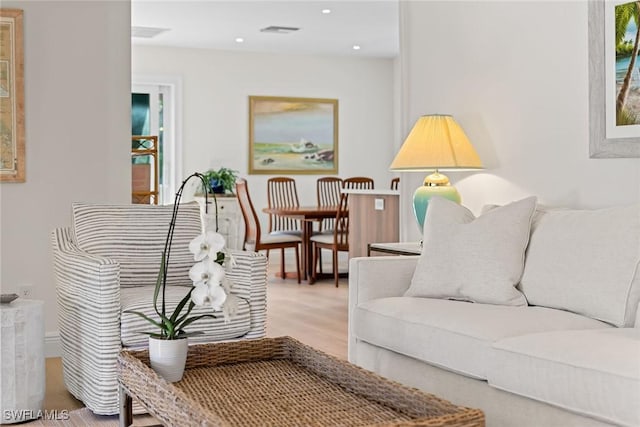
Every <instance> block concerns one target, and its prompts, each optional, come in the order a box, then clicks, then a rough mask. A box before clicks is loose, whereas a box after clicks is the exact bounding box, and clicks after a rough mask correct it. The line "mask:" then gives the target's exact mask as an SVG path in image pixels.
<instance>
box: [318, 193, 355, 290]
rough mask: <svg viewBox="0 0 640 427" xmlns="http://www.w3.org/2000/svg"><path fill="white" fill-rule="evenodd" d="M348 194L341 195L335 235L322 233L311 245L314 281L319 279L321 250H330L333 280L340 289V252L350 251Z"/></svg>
mask: <svg viewBox="0 0 640 427" xmlns="http://www.w3.org/2000/svg"><path fill="white" fill-rule="evenodd" d="M348 199H349V195H348V194H345V193H343V194H341V196H340V203H339V208H338V212H337V213H336V217H335V224H334V227H333V233H322V234H316V235H315V236H311V239H310V240H311V244H312V245H313V248H312V251H313V264H312V265H313V279H314V281H315V280H316V278H317V277H318V273H317V271H318V270H317V269H316V265H317V263H318V258H319V254H320V250H321V249H329V250H331V252H332V255H333V278H334V280H335V283H336V288H337V287H338V279H339V277H340V276H339V272H338V252H340V251H343V252H344V251H347V252H348V251H349V212H348V210H347V207H348V201H349V200H348Z"/></svg>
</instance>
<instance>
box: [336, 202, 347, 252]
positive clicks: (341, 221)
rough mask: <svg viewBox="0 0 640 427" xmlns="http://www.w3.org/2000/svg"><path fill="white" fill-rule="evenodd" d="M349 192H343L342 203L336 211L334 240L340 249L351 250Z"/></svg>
mask: <svg viewBox="0 0 640 427" xmlns="http://www.w3.org/2000/svg"><path fill="white" fill-rule="evenodd" d="M348 205H349V194H348V193H342V194H341V196H340V204H339V207H338V212H337V213H336V219H335V227H334V229H333V241H334V245H336V247H337V249H338V250H342V251H346V250H349V211H348Z"/></svg>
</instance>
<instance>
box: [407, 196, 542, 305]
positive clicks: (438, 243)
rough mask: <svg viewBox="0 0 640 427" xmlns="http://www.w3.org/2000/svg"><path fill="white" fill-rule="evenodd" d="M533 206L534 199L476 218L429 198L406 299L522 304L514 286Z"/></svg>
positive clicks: (449, 202) (445, 201) (527, 234)
mask: <svg viewBox="0 0 640 427" xmlns="http://www.w3.org/2000/svg"><path fill="white" fill-rule="evenodd" d="M535 207H536V198H535V197H528V198H526V199H523V200H520V201H517V202H513V203H511V204H509V205H506V206H500V207H497V208H495V209H492V210H491V211H489V212H487V213H485V214H484V215H481V216H479V217H478V218H476V217H475V216H474V215H473V213H471V211H469V210H468V209H467V208H465V207H464V206H460V205H458V204H457V203H454V202H451V201H449V200H446V199H443V198H440V197H434V198H432V199H431V200H430V201H429V208H428V209H427V216H426V219H425V225H424V246H423V250H422V255H421V256H420V259H419V260H418V265H417V267H416V270H415V272H414V275H413V279H412V280H411V286H410V287H409V289H408V290H407V292H406V293H405V296H414V297H428V298H448V299H456V300H465V301H472V302H479V303H486V304H501V305H526V304H527V300H526V299H525V297H524V295H522V293H520V292H519V291H518V290H517V289H516V288H515V287H516V285H517V284H518V282H519V281H520V277H521V276H522V271H523V269H524V254H525V250H526V248H527V243H528V242H529V230H530V228H531V218H532V217H533V212H534V211H535Z"/></svg>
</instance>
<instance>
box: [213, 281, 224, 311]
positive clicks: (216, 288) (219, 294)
mask: <svg viewBox="0 0 640 427" xmlns="http://www.w3.org/2000/svg"><path fill="white" fill-rule="evenodd" d="M226 300H227V293H226V292H225V291H224V289H222V286H220V285H213V284H210V285H209V301H210V302H211V307H212V308H213V310H214V311H220V310H222V307H223V304H224V303H225V301H226Z"/></svg>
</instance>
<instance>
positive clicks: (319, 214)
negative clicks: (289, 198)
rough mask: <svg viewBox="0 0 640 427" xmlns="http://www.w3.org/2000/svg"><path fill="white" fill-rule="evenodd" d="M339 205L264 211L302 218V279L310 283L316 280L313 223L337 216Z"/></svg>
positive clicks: (265, 209) (263, 210)
mask: <svg viewBox="0 0 640 427" xmlns="http://www.w3.org/2000/svg"><path fill="white" fill-rule="evenodd" d="M338 208H339V205H323V206H319V205H316V206H280V207H271V208H268V207H267V208H264V209H262V212H264V213H267V214H269V215H280V216H284V217H287V218H293V219H298V220H300V222H301V224H302V257H301V258H302V269H301V274H302V279H303V280H307V281H308V283H309V284H312V283H313V282H314V279H313V269H314V268H315V267H314V265H313V252H312V251H313V248H312V245H311V236H312V235H313V224H314V223H315V222H318V221H322V220H323V219H325V218H335V216H336V214H337V213H338Z"/></svg>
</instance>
